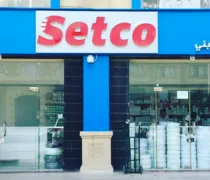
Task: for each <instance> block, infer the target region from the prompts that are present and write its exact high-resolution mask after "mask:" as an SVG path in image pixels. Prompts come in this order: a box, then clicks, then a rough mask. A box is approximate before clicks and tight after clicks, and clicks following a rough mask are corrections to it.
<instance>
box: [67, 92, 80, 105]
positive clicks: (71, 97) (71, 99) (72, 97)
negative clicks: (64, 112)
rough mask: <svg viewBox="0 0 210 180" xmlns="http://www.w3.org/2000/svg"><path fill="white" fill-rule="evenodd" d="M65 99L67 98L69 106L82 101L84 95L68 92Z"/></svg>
mask: <svg viewBox="0 0 210 180" xmlns="http://www.w3.org/2000/svg"><path fill="white" fill-rule="evenodd" d="M64 100H65V107H68V106H69V105H71V104H72V103H82V102H83V95H82V94H73V93H68V92H66V94H65V95H64Z"/></svg>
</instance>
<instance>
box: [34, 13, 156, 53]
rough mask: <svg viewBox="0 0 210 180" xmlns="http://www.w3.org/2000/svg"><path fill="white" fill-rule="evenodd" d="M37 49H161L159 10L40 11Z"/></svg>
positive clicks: (66, 51)
mask: <svg viewBox="0 0 210 180" xmlns="http://www.w3.org/2000/svg"><path fill="white" fill-rule="evenodd" d="M36 53H129V54H131V53H158V14H157V12H122V11H121V12H119V11H36Z"/></svg>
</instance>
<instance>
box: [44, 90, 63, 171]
mask: <svg viewBox="0 0 210 180" xmlns="http://www.w3.org/2000/svg"><path fill="white" fill-rule="evenodd" d="M45 106H46V108H45V110H44V115H45V119H46V122H45V126H46V127H47V128H48V130H47V132H48V133H47V142H46V152H45V156H44V161H45V168H46V169H61V168H62V167H63V134H64V133H63V129H64V118H63V114H64V92H63V88H56V89H54V90H53V92H49V93H47V94H46V102H45Z"/></svg>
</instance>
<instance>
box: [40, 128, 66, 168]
mask: <svg viewBox="0 0 210 180" xmlns="http://www.w3.org/2000/svg"><path fill="white" fill-rule="evenodd" d="M44 161H45V168H47V169H57V168H62V167H63V129H58V128H56V129H53V128H49V129H48V138H47V144H46V149H45V156H44Z"/></svg>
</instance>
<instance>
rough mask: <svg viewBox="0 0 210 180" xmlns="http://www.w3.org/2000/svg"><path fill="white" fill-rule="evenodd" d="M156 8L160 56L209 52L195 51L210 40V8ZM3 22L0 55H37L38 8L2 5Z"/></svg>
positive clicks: (206, 51) (1, 15)
mask: <svg viewBox="0 0 210 180" xmlns="http://www.w3.org/2000/svg"><path fill="white" fill-rule="evenodd" d="M134 1H135V0H134ZM138 2H139V1H138ZM57 10H59V9H57ZM65 10H67V9H65ZM74 10H75V9H74ZM106 11H113V10H106ZM116 11H118V10H116ZM124 11H125V13H129V11H130V10H124ZM139 11H145V10H139ZM157 11H158V46H159V54H160V55H173V54H174V55H194V54H195V55H196V54H204V55H205V54H208V55H209V54H210V51H208V50H202V51H201V52H196V51H195V44H202V43H203V40H206V41H207V42H210V31H209V29H210V24H209V23H208V22H209V18H210V10H204V9H202V10H173V11H171V10H161V9H158V10H157ZM101 13H102V12H101ZM5 17H6V18H5ZM0 22H1V28H0V54H35V42H36V39H35V9H12V8H11V9H8V8H1V9H0ZM81 53H82V52H81Z"/></svg>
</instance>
